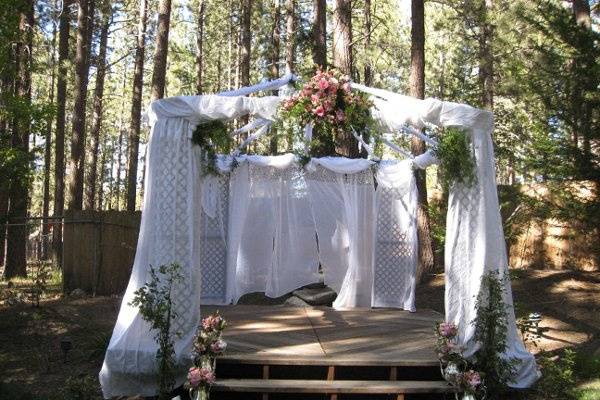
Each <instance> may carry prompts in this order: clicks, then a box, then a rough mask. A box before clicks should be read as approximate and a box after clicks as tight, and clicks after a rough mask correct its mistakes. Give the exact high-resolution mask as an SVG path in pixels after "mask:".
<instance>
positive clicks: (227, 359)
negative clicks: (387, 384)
mask: <svg viewBox="0 0 600 400" xmlns="http://www.w3.org/2000/svg"><path fill="white" fill-rule="evenodd" d="M217 362H218V363H221V364H256V365H310V366H324V367H328V366H349V367H437V366H439V361H438V360H436V359H434V358H432V359H431V360H418V359H402V360H397V359H394V360H392V359H389V360H387V359H378V360H369V359H356V358H350V357H349V358H341V357H331V358H328V357H314V358H311V357H289V356H281V357H277V356H273V355H268V356H261V355H255V354H248V355H246V354H225V355H223V356H220V357H219V358H218V359H217Z"/></svg>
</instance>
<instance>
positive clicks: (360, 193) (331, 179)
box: [306, 157, 375, 308]
mask: <svg viewBox="0 0 600 400" xmlns="http://www.w3.org/2000/svg"><path fill="white" fill-rule="evenodd" d="M371 164H372V162H370V161H368V160H360V161H358V160H357V161H355V160H351V159H346V158H334V157H324V158H320V159H313V160H312V161H311V164H309V165H308V167H307V170H308V172H307V174H306V181H307V183H308V187H309V193H310V197H311V203H312V205H313V215H314V218H315V225H316V229H317V235H318V239H319V259H320V261H321V265H322V266H323V271H324V278H325V284H327V285H329V286H330V287H331V288H332V289H333V290H335V291H336V292H337V293H338V296H337V298H336V300H335V302H334V303H333V307H335V308H351V307H370V306H371V297H372V293H373V292H372V290H373V259H372V257H373V234H372V232H374V224H375V218H374V217H375V190H374V186H373V173H372V172H371V171H370V167H371Z"/></svg>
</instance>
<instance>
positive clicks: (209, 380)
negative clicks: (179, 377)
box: [187, 367, 216, 389]
mask: <svg viewBox="0 0 600 400" xmlns="http://www.w3.org/2000/svg"><path fill="white" fill-rule="evenodd" d="M187 378H188V382H189V384H190V386H191V387H192V388H194V389H197V388H198V387H200V386H207V385H212V384H213V383H215V380H216V377H215V374H214V372H213V371H211V370H210V369H208V368H198V367H192V368H190V370H189V372H188V376H187Z"/></svg>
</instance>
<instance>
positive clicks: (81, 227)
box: [63, 211, 141, 295]
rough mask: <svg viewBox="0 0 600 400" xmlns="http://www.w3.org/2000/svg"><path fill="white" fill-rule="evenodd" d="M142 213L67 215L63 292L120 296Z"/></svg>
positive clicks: (65, 222) (125, 282) (126, 276)
mask: <svg viewBox="0 0 600 400" xmlns="http://www.w3.org/2000/svg"><path fill="white" fill-rule="evenodd" d="M140 217H141V213H140V212H139V211H136V212H133V213H132V212H126V211H66V212H65V218H64V234H63V235H64V237H63V289H64V291H65V293H70V292H71V291H72V290H74V289H76V288H79V289H83V290H84V291H85V292H86V293H90V294H97V295H111V294H121V293H123V292H124V291H125V288H126V287H127V282H128V281H129V275H130V273H131V267H132V266H133V260H134V257H135V249H136V245H137V238H138V232H139V226H140Z"/></svg>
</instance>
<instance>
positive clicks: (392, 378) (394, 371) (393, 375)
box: [390, 366, 398, 381]
mask: <svg viewBox="0 0 600 400" xmlns="http://www.w3.org/2000/svg"><path fill="white" fill-rule="evenodd" d="M397 380H398V367H395V366H394V367H391V368H390V381H397Z"/></svg>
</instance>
